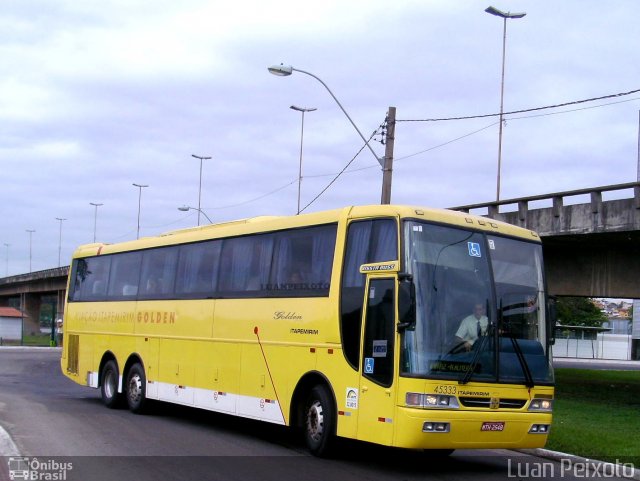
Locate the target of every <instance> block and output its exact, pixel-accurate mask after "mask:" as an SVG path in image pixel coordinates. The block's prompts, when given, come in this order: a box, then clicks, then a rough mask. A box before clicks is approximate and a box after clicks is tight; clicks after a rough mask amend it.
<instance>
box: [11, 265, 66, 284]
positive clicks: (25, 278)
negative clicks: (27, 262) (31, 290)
mask: <svg viewBox="0 0 640 481" xmlns="http://www.w3.org/2000/svg"><path fill="white" fill-rule="evenodd" d="M68 274H69V266H62V267H54V268H52V269H44V270H42V271H35V272H29V273H27V274H17V275H15V276H9V277H2V278H0V286H1V285H4V284H16V283H19V282H29V281H33V280H39V279H49V278H51V277H66V276H67V275H68Z"/></svg>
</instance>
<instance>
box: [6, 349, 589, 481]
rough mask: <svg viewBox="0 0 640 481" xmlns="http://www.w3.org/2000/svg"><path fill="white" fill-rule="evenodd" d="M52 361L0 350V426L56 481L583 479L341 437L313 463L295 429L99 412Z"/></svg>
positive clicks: (155, 407) (91, 393)
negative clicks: (333, 449)
mask: <svg viewBox="0 0 640 481" xmlns="http://www.w3.org/2000/svg"><path fill="white" fill-rule="evenodd" d="M59 356H60V352H59V350H51V349H42V350H34V349H30V350H21V349H0V427H2V428H4V430H6V431H7V432H8V433H9V435H10V436H11V438H12V439H13V441H14V442H15V444H16V445H17V448H18V450H19V453H20V454H21V455H22V456H25V457H28V458H29V460H30V462H33V459H34V458H37V460H38V461H37V463H38V469H39V471H40V472H46V473H48V474H49V475H51V474H55V473H61V472H62V471H64V478H57V479H65V480H69V481H76V480H78V481H80V480H82V481H102V480H104V481H112V480H118V481H125V480H130V479H136V480H139V481H146V480H149V481H152V480H153V481H157V480H162V481H170V480H181V481H182V480H197V481H203V480H209V479H211V480H249V479H251V480H254V479H256V480H260V481H269V480H278V481H288V480H296V481H297V480H299V479H300V478H303V479H305V481H306V480H310V481H313V480H318V481H319V480H322V481H327V480H329V481H342V480H345V481H348V480H354V481H355V480H371V481H378V480H394V481H397V480H407V481H410V480H451V481H454V480H456V481H457V480H463V479H464V480H466V479H470V478H473V479H474V480H476V481H485V480H486V481H489V480H495V479H514V478H515V479H528V478H531V479H533V478H536V477H540V476H539V474H547V475H549V474H553V475H554V477H555V478H557V479H569V480H570V479H582V478H584V476H578V477H575V476H574V474H578V475H579V474H580V473H574V472H573V471H572V470H573V469H575V466H569V465H568V464H567V463H564V465H562V464H560V463H558V462H552V461H550V460H548V459H543V458H538V457H533V456H529V455H525V454H522V453H516V452H512V451H505V450H483V451H456V452H455V453H454V454H453V455H452V456H450V457H448V458H436V459H434V458H430V457H428V456H426V455H425V454H424V453H422V452H414V451H402V450H395V449H389V448H383V447H379V446H373V445H369V444H364V443H358V442H354V441H341V442H340V443H339V449H338V450H337V452H336V454H335V456H334V457H333V458H332V459H318V458H314V457H312V456H310V455H309V454H308V453H307V451H306V450H305V448H304V446H303V444H302V443H301V442H300V441H299V438H298V436H297V435H296V433H295V432H293V431H292V430H290V429H288V428H285V427H282V426H274V425H270V424H266V423H261V422H257V421H250V420H245V419H241V418H236V417H232V416H225V415H219V414H215V413H209V412H206V411H202V410H196V409H190V408H185V407H180V406H173V405H168V404H164V403H154V404H152V406H151V413H150V414H148V415H134V414H131V413H129V412H128V411H127V410H123V409H122V410H111V409H107V408H105V407H104V406H103V405H102V402H101V400H100V394H99V391H98V390H94V389H90V388H86V387H82V386H79V385H77V384H75V383H73V382H72V381H70V380H68V379H67V378H65V377H64V376H63V375H62V374H61V372H60V365H59ZM1 449H2V443H0V450H1ZM7 454H9V453H6V452H5V453H2V452H0V480H1V481H4V480H5V479H7V477H8V474H7V473H8V468H7V466H9V465H8V461H9V458H8V457H5V458H4V460H3V459H2V458H1V456H3V455H5V456H6V455H7ZM12 462H13V463H15V459H14V460H13V461H12ZM12 466H13V467H15V464H14V465H12ZM547 478H548V476H547ZM49 479H51V478H49ZM54 479H56V478H54Z"/></svg>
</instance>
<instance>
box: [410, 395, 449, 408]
mask: <svg viewBox="0 0 640 481" xmlns="http://www.w3.org/2000/svg"><path fill="white" fill-rule="evenodd" d="M405 404H406V405H407V406H408V407H412V408H422V409H458V408H459V407H460V405H459V404H458V398H456V397H455V396H447V395H444V394H422V393H417V392H408V393H407V394H406V396H405Z"/></svg>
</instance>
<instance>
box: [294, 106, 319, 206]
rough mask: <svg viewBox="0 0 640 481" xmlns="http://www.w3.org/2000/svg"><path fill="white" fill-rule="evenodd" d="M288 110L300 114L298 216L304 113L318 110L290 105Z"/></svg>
mask: <svg viewBox="0 0 640 481" xmlns="http://www.w3.org/2000/svg"><path fill="white" fill-rule="evenodd" d="M289 108H290V109H293V110H297V111H298V112H301V113H302V128H301V129H300V165H299V167H298V212H297V213H296V215H298V214H300V188H301V185H302V144H303V142H304V114H305V113H306V112H313V111H314V110H318V109H317V108H315V107H307V108H305V107H298V106H297V105H292V106H291V107H289Z"/></svg>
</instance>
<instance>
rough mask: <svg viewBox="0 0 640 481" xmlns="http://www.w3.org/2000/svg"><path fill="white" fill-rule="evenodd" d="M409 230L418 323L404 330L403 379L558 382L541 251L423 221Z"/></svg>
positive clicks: (532, 245)
mask: <svg viewBox="0 0 640 481" xmlns="http://www.w3.org/2000/svg"><path fill="white" fill-rule="evenodd" d="M403 230H404V244H405V249H404V252H405V266H406V267H405V268H406V271H407V273H408V274H410V275H411V277H412V279H413V282H414V285H415V293H416V294H415V296H416V322H415V325H411V326H410V327H408V328H407V329H405V330H404V331H403V332H402V341H401V346H402V350H401V352H402V354H401V369H400V371H401V375H403V376H411V377H423V378H432V379H448V380H457V381H459V382H460V383H462V384H464V383H467V382H470V381H484V382H502V383H512V384H527V385H530V386H533V385H535V384H550V383H552V381H553V379H552V376H553V374H552V369H551V367H550V362H549V353H548V346H547V342H546V337H547V332H546V328H545V326H546V322H545V313H546V309H545V306H546V299H545V295H544V281H543V266H542V246H541V245H540V244H538V243H533V242H525V241H522V240H517V239H515V238H507V237H501V236H494V235H487V234H485V233H482V232H478V231H471V230H464V229H460V228H454V227H447V226H442V225H436V224H428V223H425V222H419V221H406V222H405V224H404V228H403Z"/></svg>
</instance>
